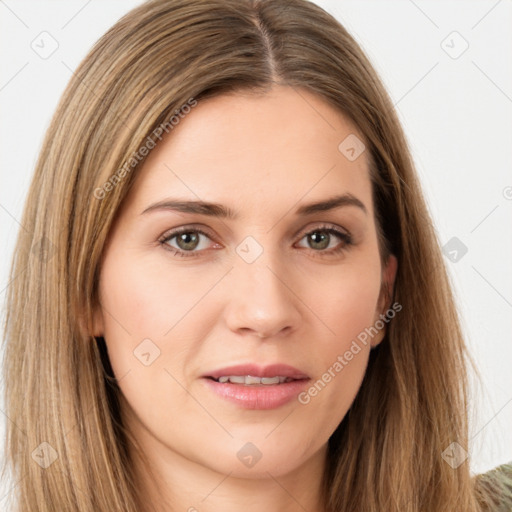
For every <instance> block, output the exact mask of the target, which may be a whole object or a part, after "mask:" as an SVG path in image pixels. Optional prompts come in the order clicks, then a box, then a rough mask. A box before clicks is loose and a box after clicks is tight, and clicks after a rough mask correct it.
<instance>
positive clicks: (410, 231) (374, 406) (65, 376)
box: [4, 0, 484, 512]
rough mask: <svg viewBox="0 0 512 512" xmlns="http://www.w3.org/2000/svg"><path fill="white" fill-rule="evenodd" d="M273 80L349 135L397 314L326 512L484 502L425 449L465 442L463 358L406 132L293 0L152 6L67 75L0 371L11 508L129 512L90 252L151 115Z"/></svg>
mask: <svg viewBox="0 0 512 512" xmlns="http://www.w3.org/2000/svg"><path fill="white" fill-rule="evenodd" d="M274 83H279V84H284V85H288V86H290V87H293V88H294V89H295V90H296V91H297V93H299V94H300V91H301V89H304V90H308V91H311V92H313V93H316V94H318V95H320V96H321V97H322V98H324V99H325V100H326V101H327V102H328V103H329V104H330V105H331V106H332V107H334V108H335V109H338V111H340V112H341V113H343V114H344V115H346V116H347V117H348V118H349V119H351V120H352V121H353V122H354V123H355V124H356V126H357V127H358V128H359V130H360V131H361V133H362V134H363V135H364V138H365V144H366V146H367V149H368V151H369V154H370V157H371V158H370V160H371V166H370V175H371V181H372V186H373V199H374V204H375V212H376V221H377V224H378V228H379V231H380V250H381V256H382V258H383V260H385V259H386V257H387V255H388V254H389V253H390V252H391V253H393V254H395V255H396V257H397V259H398V274H397V278H396V283H395V288H394V291H393V292H394V300H395V301H397V302H399V303H400V304H401V305H402V307H403V309H402V311H401V312H400V314H399V315H397V316H396V317H395V318H394V319H393V321H392V322H391V323H390V325H389V326H388V330H387V332H386V337H385V339H384V341H383V342H382V343H381V344H380V345H379V346H378V347H377V348H376V349H374V350H372V352H371V356H370V362H369V365H368V369H367V372H366V375H365V378H364V381H363V383H362V386H361V389H360V391H359V393H358V395H357V397H356V399H355V401H354V403H353V405H352V407H351V409H350V411H349V412H348V413H347V415H346V417H345V418H344V419H343V421H342V422H341V424H340V425H339V427H338V428H337V430H336V432H335V433H334V434H333V436H332V437H331V438H330V440H329V451H328V454H329V456H328V465H327V467H326V472H325V476H324V483H325V502H326V510H328V511H332V512H334V511H340V512H341V511H343V512H352V511H355V510H361V511H365V512H382V511H386V512H393V511H396V512H398V511H400V512H403V511H411V512H415V511H417V512H419V511H428V512H441V511H452V510H458V511H459V510H464V511H465V512H476V511H477V510H480V509H481V506H483V505H479V504H478V503H479V502H480V501H482V502H483V501H484V496H483V494H482V493H481V492H480V491H479V490H478V489H477V488H476V486H475V482H474V481H473V480H472V478H471V476H470V470H469V459H468V460H466V461H465V462H463V463H462V464H460V465H458V467H455V468H453V467H451V465H450V464H448V463H447V462H445V460H444V459H443V457H442V453H443V452H444V450H445V449H446V448H447V447H448V446H449V445H450V444H451V443H452V442H456V443H458V444H459V445H460V446H461V447H463V448H464V449H466V450H467V447H468V425H467V405H468V396H467V393H468V391H467V373H466V367H467V363H468V361H470V359H469V357H468V354H467V353H466V347H465V344H464V342H463V336H462V333H461V328H460V324H459V319H458V314H457V311H456V308H455V306H454V299H453V296H452V292H451V286H450V283H449V279H448V277H447V273H446V270H445V266H444V262H443V258H442V255H441V252H440V249H439V243H438V241H437V238H436V234H435V229H434V227H433V225H432V222H431V220H430V215H429V212H428V210H427V207H426V204H425V201H424V198H423V195H422V192H421V189H420V185H419V182H418V178H417V175H416V173H415V170H414V166H413V162H412V159H411V156H410V153H409V150H408V146H407V142H406V139H405V137H404V134H403V131H402V129H401V126H400V124H399V121H398V119H397V116H396V114H395V111H394V107H393V104H392V102H391V101H390V99H389V97H388V95H387V93H386V92H385V90H384V87H383V85H382V83H381V81H380V79H379V78H378V76H377V74H376V72H375V71H374V70H373V68H372V66H371V64H370V63H369V61H368V59H367V58H366V56H365V55H364V53H363V51H362V50H361V49H360V47H359V46H358V45H357V44H356V42H355V41H354V39H353V38H352V37H351V36H350V35H349V34H348V33H347V32H346V30H345V29H344V28H343V27H342V26H341V25H340V23H339V22H338V21H336V20H335V19H334V18H333V17H332V16H330V15H329V14H328V13H326V12H325V11H324V10H322V9H321V8H320V7H318V6H316V5H314V4H312V3H309V2H307V1H305V0H286V1H270V0H262V1H256V0H252V1H251V0H244V1H242V0H212V1H208V2H204V1H201V0H152V1H149V2H147V3H145V4H143V5H141V6H140V7H138V8H136V9H134V10H133V11H131V12H130V13H128V14H127V15H126V16H124V17H123V18H122V19H121V20H120V21H119V22H117V23H116V24H115V26H114V27H113V28H112V29H110V30H109V31H108V32H107V33H106V34H105V35H104V36H103V37H102V38H101V39H100V40H99V41H98V42H97V43H96V44H95V46H94V47H93V48H92V50H91V51H90V53H89V54H88V55H87V57H86V58H85V59H84V60H83V62H82V63H81V64H80V66H79V67H78V69H77V70H76V71H75V73H74V75H73V77H72V79H71V81H70V83H69V85H68V87H67V89H66V91H65V92H64V94H63V97H62V99H61V101H60V103H59V105H58V108H57V111H56V113H55V115H54V118H53V120H52V123H51V125H50V127H49V129H48V132H47V134H46V138H45V140H44V143H43V146H42V149H41V152H40V156H39V159H38V162H37V165H36V169H35V174H34V177H33V180H32V184H31V187H30V191H29V194H28V199H27V202H26V206H25V211H24V216H23V220H22V224H23V226H24V227H25V230H23V231H21V232H20V234H19V239H18V243H17V246H16V251H15V257H14V260H13V266H12V274H11V279H12V282H11V285H10V287H9V290H8V298H7V315H6V329H5V340H6V342H5V343H6V346H5V359H4V375H5V379H6V384H5V404H6V414H7V416H8V418H9V421H8V424H7V436H6V450H5V453H6V455H7V461H6V467H7V466H9V467H11V468H12V470H13V474H14V477H15V481H16V482H17V485H16V487H15V488H14V489H13V491H12V493H11V495H12V496H11V497H12V498H13V499H14V498H16V500H17V501H16V502H17V506H18V508H16V510H18V511H19V512H35V511H41V512H43V511H44V512H50V511H55V510H74V511H76V512H112V510H122V511H124V512H136V511H138V510H141V503H140V498H139V496H138V489H137V485H136V481H135V478H134V475H133V473H132V465H131V463H130V458H129V455H128V453H129V452H128V445H129V443H130V442H132V443H135V442H134V440H133V439H131V436H130V434H129V432H127V431H126V429H125V428H124V425H123V423H122V420H121V415H120V410H119V399H118V397H119V388H118V387H117V385H116V379H115V378H113V376H112V375H111V371H110V370H111V369H109V362H108V357H107V356H106V355H105V350H104V345H103V344H102V343H101V339H100V340H95V339H94V338H92V337H91V336H90V335H89V334H88V331H87V326H90V325H91V320H92V311H93V310H94V308H95V307H97V306H98V297H97V291H98V276H99V272H100V261H101V255H102V250H103V247H104V244H105V241H106V238H107V236H108V233H109V230H110V227H111V225H112V223H113V220H114V218H115V215H116V212H118V210H119V207H120V205H121V203H122V201H123V198H124V197H125V196H126V194H127V192H128V190H129V188H130V186H131V184H132V183H133V179H134V177H135V175H136V173H137V170H138V168H139V167H140V165H141V163H142V162H143V161H144V158H140V159H139V158H138V156H140V152H139V149H140V148H141V147H142V146H143V145H144V144H146V143H147V142H146V141H148V140H149V139H148V137H149V138H151V140H153V142H154V143H155V144H156V143H158V140H157V139H158V138H157V137H155V133H158V127H159V126H160V125H161V124H162V123H165V121H166V120H168V119H170V118H171V117H172V116H173V115H176V114H175V112H176V111H177V110H178V111H180V109H181V108H182V106H183V105H186V104H187V102H189V101H190V99H191V98H193V99H194V100H195V101H198V102H199V101H201V99H203V98H207V97H211V96H215V95H220V94H223V93H226V92H236V91H239V90H245V91H246V92H253V93H255V94H265V92H266V91H268V90H269V89H270V88H271V87H272V85H273V84H274ZM192 115H193V114H192ZM219 122H222V120H219ZM135 156H137V162H136V163H135V165H133V162H134V158H135ZM129 160H130V161H131V162H132V163H131V164H130V165H127V162H128V161H129ZM139 160H140V161H139ZM123 169H124V173H123V172H122V170H123ZM114 176H117V178H115V179H114ZM107 183H110V185H106V184H107ZM98 191H99V192H98ZM84 326H85V327H84ZM96 341H98V342H96ZM4 472H5V467H4ZM13 510H14V508H13Z"/></svg>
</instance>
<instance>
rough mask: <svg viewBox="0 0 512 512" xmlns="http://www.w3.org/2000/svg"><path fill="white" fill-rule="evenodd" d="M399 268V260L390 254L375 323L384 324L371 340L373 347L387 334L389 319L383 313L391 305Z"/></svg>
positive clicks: (384, 269) (384, 272) (383, 273)
mask: <svg viewBox="0 0 512 512" xmlns="http://www.w3.org/2000/svg"><path fill="white" fill-rule="evenodd" d="M397 269H398V260H397V259H396V256H395V255H394V254H390V255H389V257H388V259H387V261H386V264H385V265H384V267H383V269H382V281H381V282H382V285H381V290H380V295H379V300H378V305H377V310H376V311H375V319H374V323H377V322H379V323H378V324H377V325H380V324H382V323H383V324H384V326H383V328H382V329H379V332H378V334H376V335H375V336H374V338H373V339H372V341H371V347H372V348H374V347H376V346H377V345H378V344H379V343H380V342H381V341H382V340H383V339H384V336H385V334H386V325H387V322H389V320H383V319H382V317H381V315H384V314H385V313H386V311H387V310H388V309H389V308H390V307H391V299H392V297H393V289H394V287H395V279H396V272H397Z"/></svg>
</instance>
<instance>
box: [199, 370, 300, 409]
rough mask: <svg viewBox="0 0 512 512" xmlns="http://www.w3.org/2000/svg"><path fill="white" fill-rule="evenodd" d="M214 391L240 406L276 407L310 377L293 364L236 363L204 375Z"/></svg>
mask: <svg viewBox="0 0 512 512" xmlns="http://www.w3.org/2000/svg"><path fill="white" fill-rule="evenodd" d="M203 380H204V382H205V384H206V385H207V387H208V388H209V390H211V391H213V393H214V394H215V395H217V396H218V397H220V398H222V399H223V400H227V401H229V402H231V403H234V404H235V405H237V406H238V407H241V408H243V409H260V410H264V409H275V408H277V407H281V406H282V405H284V404H286V403H288V402H290V401H291V400H293V399H294V398H295V397H296V396H297V395H298V394H299V393H300V392H301V391H302V390H303V389H304V387H305V386H306V384H307V382H308V381H309V380H310V377H309V376H308V375H307V374H305V373H304V372H302V371H300V370H298V369H297V368H294V367H292V366H288V365H284V364H275V365H270V366H265V367H261V366H257V365H252V364H248V365H238V366H230V367H227V368H222V369H219V370H215V371H213V372H210V373H208V374H207V375H204V376H203Z"/></svg>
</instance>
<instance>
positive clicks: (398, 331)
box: [4, 0, 512, 512]
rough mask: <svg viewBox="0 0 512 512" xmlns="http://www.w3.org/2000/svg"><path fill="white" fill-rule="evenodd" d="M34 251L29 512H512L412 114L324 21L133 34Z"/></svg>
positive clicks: (59, 183) (180, 11)
mask: <svg viewBox="0 0 512 512" xmlns="http://www.w3.org/2000/svg"><path fill="white" fill-rule="evenodd" d="M23 225H24V226H25V228H26V231H25V232H23V233H20V238H19V242H18V246H17V249H16V256H15V260H14V265H13V270H12V272H13V274H12V275H13V276H18V277H17V278H16V279H15V280H14V281H13V284H12V285H11V287H10V289H9V297H8V312H7V326H6V340H7V344H6V355H5V362H4V371H5V375H6V390H5V393H6V395H5V396H6V406H7V409H6V413H7V415H8V417H9V418H10V420H11V422H10V423H9V425H8V432H7V434H8V435H7V444H6V447H7V455H8V458H9V463H10V465H12V467H13V468H14V470H15V475H16V476H17V480H16V481H18V480H20V482H19V484H18V486H17V488H16V490H15V491H14V492H13V494H12V496H13V498H14V497H16V499H17V502H18V504H19V506H18V508H17V509H16V510H19V511H23V512H24V511H34V510H40V511H50V510H77V511H78V510H79V511H84V512H85V511H91V512H92V511H107V510H108V511H112V510H119V511H121V510H122V511H141V510H143V511H158V512H159V511H169V510H173V511H174V510H189V511H192V510H199V511H203V510H206V511H208V510H224V511H229V510H240V509H241V508H243V509H245V510H251V508H256V507H258V509H260V508H261V507H262V506H263V507H265V508H267V509H268V510H277V509H279V510H298V509H304V510H312V511H313V510H315V511H354V510H364V511H375V512H377V511H383V510H385V511H404V510H407V511H424V510H428V511H429V512H438V511H439V512H440V511H441V510H442V511H447V510H450V511H452V510H453V511H455V510H464V511H471V512H473V511H475V512H476V511H482V510H507V507H508V508H510V506H511V503H512V500H511V498H510V495H508V497H507V496H506V492H507V491H506V486H507V485H510V480H508V483H507V481H506V478H509V477H510V467H507V466H506V465H504V466H503V467H502V468H501V469H500V473H504V478H505V479H504V478H493V475H491V474H488V475H486V477H485V478H484V477H482V478H478V479H475V478H473V477H471V475H470V473H469V463H468V462H469V460H468V458H467V451H466V450H467V448H468V433H467V410H466V407H467V400H468V398H467V384H466V370H465V359H466V358H467V357H468V355H467V353H466V347H465V344H464V343H463V342H462V341H461V340H462V335H461V330H460V326H459V321H458V317H457V312H456V309H455V306H454V301H453V297H452V294H451V290H450V287H449V283H448V279H447V276H446V272H445V269H444V264H443V259H442V256H441V253H440V251H439V246H438V243H437V240H436V237H435V233H434V229H433V226H432V223H431V221H430V220H429V216H428V212H427V208H426V206H425V202H424V199H423V196H422V192H421V190H420V187H419V183H418V179H417V177H416V174H415V171H414V168H413V163H412V160H411V157H410V154H409V151H408V149H407V144H406V141H405V138H404V135H403V132H402V130H401V127H400V125H399V123H398V120H397V117H396V115H395V112H394V110H393V106H392V103H391V102H390V100H389V98H388V96H387V94H386V93H385V91H384V88H383V86H382V84H381V82H380V81H379V79H378V77H377V75H376V73H375V71H374V70H373V69H372V67H371V65H370V64H369V62H368V60H367V59H366V57H365V55H364V54H363V52H362V51H361V49H360V48H359V47H358V46H357V44H356V43H355V42H354V40H353V39H352V38H351V37H350V36H349V35H348V34H347V32H346V31H345V30H344V28H343V27H341V26H340V24H339V23H338V22H337V21H336V20H334V19H333V18H332V17H331V16H329V15H328V14H327V13H325V12H324V11H323V10H321V9H320V8H319V7H317V6H315V5H314V4H310V3H307V2H304V1H301V0H293V1H289V2H288V1H287V2H275V1H261V2H254V1H243V2H240V1H239V0H226V1H214V2H208V3H206V2H201V1H199V0H198V1H184V0H182V1H179V0H173V1H169V0H154V1H150V2H148V3H146V4H144V5H142V6H141V7H139V8H137V9H135V10H133V11H132V12H130V13H129V14H128V15H127V16H125V17H124V18H123V19H121V20H120V21H119V22H118V23H117V24H116V25H115V26H114V27H113V28H112V29H111V30H110V31H109V32H108V33H107V34H106V35H105V36H104V37H103V38H101V39H100V41H99V42H98V43H97V44H96V45H95V47H94V48H93V49H92V51H91V52H90V54H89V55H88V56H87V57H86V59H85V60H84V61H83V62H82V64H81V65H80V67H79V68H78V69H77V71H76V73H75V74H74V77H73V79H72V80H71V82H70V84H69V86H68V88H67V90H66V91H65V93H64V96H63V98H62V100H61V103H60V104H59V106H58V109H57V112H56V114H55V117H54V119H53V122H52V124H51V126H50V128H49V130H48V134H47V137H46V140H45V142H44V144H43V148H42V151H41V156H40V159H39V161H38V164H37V168H36V173H35V175H34V179H33V182H32V186H31V189H30V193H29V197H28V200H27V205H26V210H25V215H24V218H23ZM20 454H21V455H20ZM507 470H508V475H509V476H508V477H507V473H506V471H507ZM256 493H257V496H258V498H257V499H256V500H255V499H252V497H253V496H254V495H255V494H256ZM499 507H501V509H500V508H499Z"/></svg>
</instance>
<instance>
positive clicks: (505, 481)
mask: <svg viewBox="0 0 512 512" xmlns="http://www.w3.org/2000/svg"><path fill="white" fill-rule="evenodd" d="M476 479H477V481H478V482H479V484H481V486H482V487H484V488H485V489H487V490H489V491H491V493H492V495H493V496H495V497H496V505H495V506H494V508H492V512H512V460H511V461H510V462H508V463H506V464H502V465H501V466H497V467H495V468H494V469H491V470H490V471H487V472H486V473H482V474H480V475H477V476H476Z"/></svg>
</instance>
